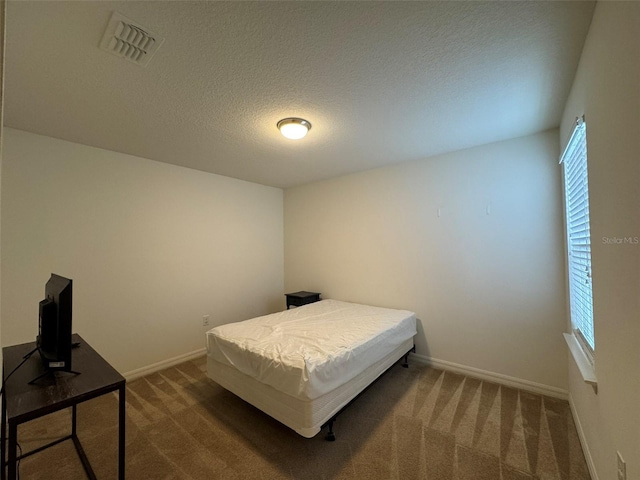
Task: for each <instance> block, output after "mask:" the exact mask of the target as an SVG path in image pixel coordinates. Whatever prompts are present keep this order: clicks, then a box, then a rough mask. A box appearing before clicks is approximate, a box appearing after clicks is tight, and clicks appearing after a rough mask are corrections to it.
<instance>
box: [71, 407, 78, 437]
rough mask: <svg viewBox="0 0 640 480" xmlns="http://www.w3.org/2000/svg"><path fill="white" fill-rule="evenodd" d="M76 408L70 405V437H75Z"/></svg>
mask: <svg viewBox="0 0 640 480" xmlns="http://www.w3.org/2000/svg"><path fill="white" fill-rule="evenodd" d="M76 407H77V405H72V406H71V436H72V437H77V436H78V435H77V427H76V426H77V420H76V419H77V411H76Z"/></svg>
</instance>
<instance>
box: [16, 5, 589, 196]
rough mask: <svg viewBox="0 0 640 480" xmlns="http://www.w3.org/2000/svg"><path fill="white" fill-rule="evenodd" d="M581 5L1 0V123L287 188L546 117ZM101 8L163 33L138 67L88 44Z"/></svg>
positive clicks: (103, 13) (545, 123)
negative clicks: (301, 131)
mask: <svg viewBox="0 0 640 480" xmlns="http://www.w3.org/2000/svg"><path fill="white" fill-rule="evenodd" d="M593 7H594V3H593V2H581V1H570V2H562V1H528V2H497V1H491V2H478V1H472V2H463V1H460V2H450V1H445V2H430V1H424V2H395V1H392V2H304V1H293V2H188V1H172V2H161V1H142V2H137V1H125V2H103V1H99V2H97V1H91V2H89V1H70V2H64V1H45V2H37V1H17V0H11V1H9V2H8V8H7V51H6V80H5V82H6V83H5V91H6V104H5V125H7V126H10V127H14V128H19V129H23V130H28V131H31V132H35V133H40V134H44V135H49V136H52V137H57V138H62V139H66V140H70V141H73V142H78V143H83V144H87V145H92V146H96V147H101V148H106V149H109V150H114V151H118V152H124V153H129V154H133V155H138V156H141V157H146V158H149V159H153V160H158V161H161V162H167V163H173V164H176V165H183V166H187V167H191V168H195V169H198V170H203V171H207V172H213V173H217V174H221V175H226V176H230V177H235V178H241V179H244V180H248V181H252V182H257V183H261V184H265V185H273V186H278V187H288V186H293V185H299V184H303V183H307V182H311V181H315V180H319V179H324V178H329V177H334V176H338V175H343V174H346V173H350V172H355V171H360V170H365V169H370V168H375V167H378V166H382V165H386V164H391V163H397V162H403V161H411V160H417V159H421V158H425V157H428V156H431V155H434V154H439V153H443V152H448V151H453V150H459V149H463V148H468V147H472V146H476V145H481V144H485V143H490V142H494V141H499V140H505V139H508V138H513V137H518V136H522V135H528V134H532V133H536V132H540V131H543V130H546V129H549V128H553V127H557V126H558V124H559V122H560V115H561V113H562V109H563V107H564V104H565V101H566V98H567V95H568V92H569V88H570V87H571V82H572V80H573V76H574V73H575V70H576V66H577V62H578V59H579V56H580V53H581V51H582V46H583V44H584V40H585V37H586V33H587V30H588V27H589V24H590V21H591V16H592V13H593ZM114 10H116V11H118V12H120V13H122V14H124V15H125V16H127V17H129V18H130V19H132V20H134V21H137V22H139V23H140V24H142V25H144V26H145V27H147V28H148V29H150V30H151V31H153V32H155V33H157V34H159V35H162V36H164V37H165V42H164V45H162V47H161V48H160V49H159V50H158V52H157V53H156V55H155V57H154V58H153V59H152V60H151V62H150V63H149V65H148V66H147V67H144V68H143V67H140V66H138V65H135V64H132V63H129V62H127V61H126V60H123V59H120V58H118V57H116V56H113V55H111V54H109V53H106V52H104V51H102V50H100V49H99V48H98V45H99V43H100V40H101V38H102V35H103V33H104V29H105V27H106V25H107V23H108V21H109V18H110V16H111V13H112V12H113V11H114ZM289 116H300V117H303V118H305V119H307V120H309V121H310V122H311V123H312V125H313V128H312V129H311V131H310V132H309V135H307V137H306V138H305V139H303V140H299V141H292V140H287V139H285V138H284V137H282V136H281V135H280V133H279V132H278V130H277V129H276V126H275V125H276V122H277V121H278V120H280V119H281V118H284V117H289Z"/></svg>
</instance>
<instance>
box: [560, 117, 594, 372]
mask: <svg viewBox="0 0 640 480" xmlns="http://www.w3.org/2000/svg"><path fill="white" fill-rule="evenodd" d="M560 162H561V163H563V164H564V189H565V214H566V225H567V244H568V245H567V247H568V248H567V252H568V268H569V302H570V306H571V324H572V327H573V331H574V334H575V336H576V337H577V339H578V340H579V342H580V344H581V346H582V347H583V350H585V353H586V354H587V356H588V358H589V360H590V361H591V362H592V363H593V352H594V350H595V337H594V334H593V295H592V288H591V238H590V228H589V185H588V181H587V179H588V176H587V126H586V124H585V122H584V120H583V119H578V121H577V122H576V127H575V129H574V130H573V133H572V134H571V138H570V139H569V143H568V144H567V147H566V149H565V151H564V153H563V155H562V158H561V159H560Z"/></svg>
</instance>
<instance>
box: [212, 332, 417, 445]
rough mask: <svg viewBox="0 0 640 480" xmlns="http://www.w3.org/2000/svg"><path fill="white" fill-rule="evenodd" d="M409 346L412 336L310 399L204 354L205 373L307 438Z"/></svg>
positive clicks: (411, 345)
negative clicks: (348, 379) (353, 376)
mask: <svg viewBox="0 0 640 480" xmlns="http://www.w3.org/2000/svg"><path fill="white" fill-rule="evenodd" d="M412 347H413V339H411V338H410V339H408V340H405V341H404V342H403V343H402V344H401V345H399V346H398V347H397V348H396V349H395V350H393V351H392V352H390V353H388V354H387V355H386V356H385V357H384V358H382V359H380V360H379V361H377V362H376V363H375V364H373V365H370V366H369V367H367V368H366V369H365V370H364V371H363V372H361V373H360V374H358V375H357V376H356V377H355V378H353V379H352V380H351V381H350V382H348V383H345V384H343V385H342V386H340V387H338V388H336V389H335V390H333V391H331V392H329V393H326V394H324V395H322V396H320V397H318V398H316V399H314V400H309V399H300V398H296V397H292V396H291V395H287V394H286V393H282V392H280V391H278V390H276V389H275V388H273V387H272V386H270V385H265V384H264V383H261V382H259V381H258V380H256V379H254V378H252V377H250V376H248V375H245V374H244V373H242V372H240V371H238V370H236V369H235V368H233V367H230V366H228V365H225V364H222V363H220V362H218V361H216V360H214V359H213V358H212V357H211V356H210V355H209V356H207V375H208V376H209V378H211V379H212V380H213V381H215V382H216V383H218V384H219V385H220V386H222V387H224V388H226V389H227V390H229V391H230V392H232V393H234V394H235V395H237V396H238V397H240V398H242V399H243V400H245V401H247V402H249V403H250V404H252V405H253V406H254V407H256V408H258V409H260V410H262V411H263V412H264V413H266V414H267V415H270V416H271V417H273V418H275V419H276V420H278V421H279V422H280V423H282V424H284V425H286V426H287V427H289V428H291V429H292V430H294V431H295V432H296V433H298V434H299V435H302V436H303V437H306V438H311V437H313V436H314V435H316V434H317V433H318V432H319V431H320V429H321V428H322V426H323V425H324V424H325V423H327V421H328V420H329V419H331V418H332V417H333V416H334V415H335V414H336V413H338V412H339V411H340V409H341V408H342V407H344V406H345V405H346V404H347V403H349V402H350V401H351V400H353V399H354V398H355V397H356V396H357V395H358V394H359V393H360V392H362V391H363V390H364V389H365V388H366V387H367V386H368V385H370V384H371V383H372V382H373V381H374V380H376V379H377V378H378V377H379V376H380V375H382V373H384V372H385V371H386V370H387V369H388V368H389V367H390V366H392V365H393V364H394V363H395V362H396V361H397V360H398V359H399V358H401V357H402V356H403V355H404V354H405V353H407V352H408V351H409V350H410V349H411V348H412Z"/></svg>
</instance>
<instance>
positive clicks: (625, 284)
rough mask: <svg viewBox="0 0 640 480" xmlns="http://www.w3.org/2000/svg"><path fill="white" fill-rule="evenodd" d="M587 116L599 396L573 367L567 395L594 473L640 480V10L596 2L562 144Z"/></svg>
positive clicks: (634, 6)
mask: <svg viewBox="0 0 640 480" xmlns="http://www.w3.org/2000/svg"><path fill="white" fill-rule="evenodd" d="M582 114H585V116H586V122H587V161H588V168H589V197H590V211H591V248H592V263H593V270H592V272H593V295H594V327H595V341H596V354H595V368H596V375H597V378H598V393H597V394H595V393H594V391H593V390H592V389H591V388H590V387H588V386H586V385H585V384H584V382H583V381H582V377H581V376H580V374H579V372H578V371H577V368H576V367H575V364H574V363H573V360H572V359H570V360H569V380H570V381H569V389H570V394H571V399H572V402H573V404H574V407H575V411H576V412H577V416H578V419H579V422H580V424H581V425H582V430H583V433H584V437H585V439H586V442H587V448H588V454H589V455H590V457H591V459H592V466H594V467H595V469H596V471H597V477H598V478H600V479H601V480H609V479H616V478H617V476H616V451H620V452H621V454H622V456H623V458H624V459H625V460H626V462H627V478H629V479H630V480H631V479H634V480H637V479H640V410H639V408H640V244H638V243H622V244H616V243H612V242H610V241H608V240H607V239H612V238H625V237H632V240H633V238H634V237H637V238H640V134H639V132H640V3H637V2H598V4H597V6H596V10H595V13H594V17H593V20H592V24H591V28H590V31H589V35H588V37H587V41H586V44H585V47H584V50H583V53H582V58H581V61H580V65H579V68H578V72H577V75H576V78H575V81H574V85H573V88H572V90H571V95H570V97H569V100H568V102H567V105H566V108H565V111H564V115H563V119H562V128H561V136H560V138H561V139H562V140H563V142H562V144H563V146H564V144H565V143H566V139H567V138H568V135H569V133H570V130H571V127H572V123H573V121H574V120H575V117H577V116H580V115H582Z"/></svg>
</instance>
